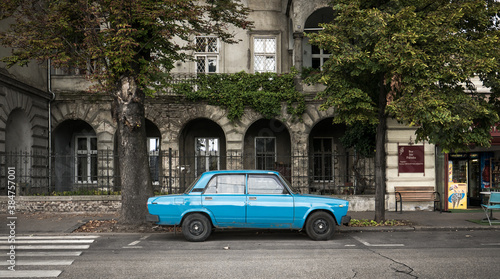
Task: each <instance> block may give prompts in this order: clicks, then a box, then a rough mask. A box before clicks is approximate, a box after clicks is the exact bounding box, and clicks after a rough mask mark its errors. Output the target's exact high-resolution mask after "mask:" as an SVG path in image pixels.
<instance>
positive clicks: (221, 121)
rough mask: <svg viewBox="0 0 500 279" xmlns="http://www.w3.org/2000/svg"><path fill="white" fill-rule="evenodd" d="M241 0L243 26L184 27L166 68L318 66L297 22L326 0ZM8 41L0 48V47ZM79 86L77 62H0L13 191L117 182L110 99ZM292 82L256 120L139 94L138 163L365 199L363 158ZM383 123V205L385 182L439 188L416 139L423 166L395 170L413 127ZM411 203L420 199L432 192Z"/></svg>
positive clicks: (312, 89) (170, 185)
mask: <svg viewBox="0 0 500 279" xmlns="http://www.w3.org/2000/svg"><path fill="white" fill-rule="evenodd" d="M242 2H243V3H244V4H245V5H246V6H247V7H248V8H250V9H251V13H250V17H249V19H250V20H252V21H254V25H255V27H254V28H253V29H252V30H251V31H247V30H234V34H235V39H237V40H239V43H237V44H225V43H222V42H221V41H220V40H219V39H218V38H217V37H214V36H211V35H210V34H207V35H206V36H193V38H192V40H193V43H195V44H196V46H197V49H196V51H195V52H193V53H191V54H192V55H193V56H194V57H195V60H194V61H188V62H178V63H177V64H176V65H175V69H174V70H173V71H172V73H173V76H174V77H177V78H179V79H183V78H184V79H186V78H188V77H190V76H193V75H196V74H211V73H237V72H241V71H244V72H248V73H257V72H276V73H288V72H290V71H291V70H292V67H293V68H295V69H302V68H303V67H309V68H320V67H321V66H322V64H323V63H324V62H325V61H326V59H328V56H329V54H328V53H326V52H325V51H323V50H322V49H319V48H317V47H314V46H311V45H310V44H309V43H308V39H307V37H305V36H304V33H305V32H315V31H317V30H319V28H320V27H319V23H322V22H329V21H331V20H332V12H331V8H329V7H328V4H329V3H330V1H328V0H315V1H310V0H245V1H242ZM9 51H10V50H8V49H0V55H2V56H4V55H6V54H7V53H8V52H9ZM88 86H89V84H88V83H87V82H86V81H85V80H84V79H83V78H82V77H81V75H79V70H78V69H65V70H61V69H52V68H50V67H47V64H36V63H32V64H31V65H30V67H28V68H19V67H14V68H11V69H5V67H3V66H2V67H1V68H0V113H1V121H0V152H3V154H6V155H5V156H4V157H3V158H4V159H3V161H2V162H1V164H2V176H3V177H4V178H5V169H6V168H7V167H8V166H11V165H13V164H17V165H16V166H18V167H17V168H18V173H19V177H20V178H19V179H20V180H21V185H22V186H23V187H24V188H21V189H20V190H19V191H20V193H21V194H22V193H27V194H29V193H38V192H51V191H77V190H79V189H95V190H106V191H114V190H119V185H117V184H116V181H117V180H116V177H117V176H119V173H118V172H117V169H116V167H115V163H116V160H119V158H116V155H115V152H114V149H115V146H116V142H115V140H116V138H115V130H116V125H115V123H114V122H113V119H112V117H111V113H110V111H111V102H110V98H109V97H108V96H105V95H100V94H88V93H84V91H85V89H87V88H88ZM296 88H297V89H298V90H299V91H301V92H302V93H303V94H305V96H306V111H305V113H304V114H303V115H302V118H301V120H300V121H297V120H296V119H294V118H293V117H292V116H291V115H289V114H287V112H286V110H285V109H283V110H282V115H281V116H280V117H277V118H275V119H266V118H264V117H263V116H262V115H260V114H259V113H257V112H255V111H253V110H251V109H249V108H246V109H245V113H244V114H243V117H242V118H241V119H240V120H237V121H230V120H229V119H228V118H227V115H226V114H227V111H226V110H225V109H223V108H221V107H217V106H211V105H208V104H206V103H203V102H196V103H194V102H187V101H186V100H185V99H184V97H182V96H179V95H175V94H173V93H171V92H158V94H157V95H155V96H154V97H151V98H148V100H147V104H146V130H147V137H148V148H149V151H150V166H149V167H150V169H151V174H152V178H153V181H154V183H155V185H156V189H157V190H161V191H164V192H176V191H182V190H183V189H184V187H186V185H187V184H188V183H190V182H191V181H192V180H193V179H194V177H196V176H197V174H199V173H201V172H203V171H206V170H213V169H242V168H245V169H273V170H278V171H280V172H281V173H282V174H283V175H284V176H286V177H287V178H288V179H289V180H290V181H291V182H292V184H293V185H294V186H296V187H298V188H300V189H301V190H302V191H304V192H314V193H331V194H338V195H339V194H342V195H345V194H349V195H356V196H352V197H350V199H351V201H353V202H354V203H353V205H355V208H357V209H358V210H366V209H373V206H374V205H373V197H372V196H371V195H370V194H372V193H373V189H374V178H373V162H372V160H371V159H367V158H359V157H358V156H357V154H356V153H355V152H354V151H353V150H348V149H345V148H344V147H343V146H342V145H341V144H340V142H339V138H340V137H341V136H342V135H343V132H344V128H343V127H342V126H341V125H332V117H333V114H334V112H333V110H332V109H330V110H327V111H322V110H320V109H319V106H320V104H321V103H320V102H319V101H315V100H313V98H314V96H315V94H316V93H317V92H318V91H319V90H321V88H320V87H319V86H308V85H305V84H303V83H302V82H301V81H300V80H298V81H297V82H296ZM388 125H389V131H388V135H387V136H388V137H387V138H388V141H387V170H386V173H387V193H388V194H387V204H388V207H389V208H393V207H394V198H393V196H394V195H393V192H394V187H395V186H397V185H402V184H404V185H409V186H412V185H415V186H417V185H419V186H434V187H436V189H437V190H439V191H441V192H442V191H444V186H443V185H442V184H443V183H442V180H444V177H440V175H442V174H441V172H444V166H442V170H441V169H439V170H437V169H436V168H435V162H436V158H437V157H438V156H437V155H438V154H436V151H435V147H434V146H433V145H430V144H422V143H419V146H422V150H423V159H422V160H423V161H422V163H423V165H424V167H423V170H422V171H421V172H418V173H414V172H408V173H404V172H400V171H399V169H398V149H399V147H400V146H401V145H413V140H412V139H414V138H415V135H414V130H413V129H411V128H408V127H406V126H402V125H400V124H397V123H396V122H393V121H389V123H388ZM19 151H22V152H27V153H28V154H31V155H30V156H29V158H30V159H29V160H32V161H29V162H28V161H26V160H25V159H22V160H15V158H14V157H13V156H10V157H9V156H8V154H11V152H19ZM12 154H13V153H12ZM27 158H28V157H27ZM8 160H13V161H8ZM14 161H15V162H14ZM37 169H38V170H39V171H38V172H39V173H38V172H37ZM436 177H438V178H436ZM438 180H439V181H438ZM5 185H6V184H5V183H2V186H1V187H4V186H5ZM439 185H441V186H439ZM2 191H3V190H2ZM412 206H413V207H412V208H415V206H416V207H418V208H422V209H425V208H430V207H431V206H432V203H424V204H422V203H420V204H417V205H412Z"/></svg>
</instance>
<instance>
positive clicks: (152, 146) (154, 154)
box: [148, 137, 160, 185]
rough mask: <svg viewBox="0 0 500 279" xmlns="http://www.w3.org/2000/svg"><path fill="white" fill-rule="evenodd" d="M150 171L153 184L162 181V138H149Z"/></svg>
mask: <svg viewBox="0 0 500 279" xmlns="http://www.w3.org/2000/svg"><path fill="white" fill-rule="evenodd" d="M148 152H149V172H150V173H151V180H152V182H153V184H155V185H157V184H159V183H160V138H157V137H150V138H148Z"/></svg>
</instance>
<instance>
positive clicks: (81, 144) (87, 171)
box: [75, 136, 97, 183]
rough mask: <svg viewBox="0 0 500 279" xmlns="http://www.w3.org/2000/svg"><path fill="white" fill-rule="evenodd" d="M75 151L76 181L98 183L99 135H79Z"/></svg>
mask: <svg viewBox="0 0 500 279" xmlns="http://www.w3.org/2000/svg"><path fill="white" fill-rule="evenodd" d="M75 153H76V154H75V169H76V170H75V181H76V182H77V183H97V137H95V136H77V137H76V150H75Z"/></svg>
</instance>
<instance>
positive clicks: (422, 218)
mask: <svg viewBox="0 0 500 279" xmlns="http://www.w3.org/2000/svg"><path fill="white" fill-rule="evenodd" d="M348 214H349V215H350V216H351V217H352V218H353V219H369V220H371V219H373V218H374V217H375V213H374V212H349V213H348ZM7 217H10V216H9V215H7V214H0V224H1V222H3V223H4V225H0V235H1V236H5V235H8V234H9V233H10V229H11V228H10V227H9V224H10V222H11V221H15V234H16V235H30V234H69V233H72V232H73V231H74V230H75V229H77V228H78V227H80V226H81V225H83V224H85V223H86V222H87V221H89V220H107V219H117V218H118V214H117V213H115V214H73V213H36V214H17V215H15V217H16V218H17V219H15V220H13V219H8V218H7ZM385 217H386V219H387V220H393V219H394V220H405V221H409V222H410V223H411V224H412V225H411V226H392V227H345V226H342V227H339V230H340V231H341V232H354V231H415V230H500V226H499V225H496V226H495V225H493V226H489V224H488V222H483V223H482V224H477V223H473V222H469V221H467V220H482V219H484V218H485V214H484V212H482V211H479V210H470V211H466V212H460V213H455V212H454V213H450V212H443V213H440V212H439V211H434V212H432V211H407V212H403V213H396V212H389V211H386V213H385ZM1 220H3V221H1Z"/></svg>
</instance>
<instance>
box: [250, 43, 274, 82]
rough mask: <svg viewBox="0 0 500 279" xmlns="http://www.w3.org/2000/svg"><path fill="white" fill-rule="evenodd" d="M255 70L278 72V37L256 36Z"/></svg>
mask: <svg viewBox="0 0 500 279" xmlns="http://www.w3.org/2000/svg"><path fill="white" fill-rule="evenodd" d="M253 53H254V57H253V59H254V72H256V73H263V72H276V38H275V37H255V38H254V39H253Z"/></svg>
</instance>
